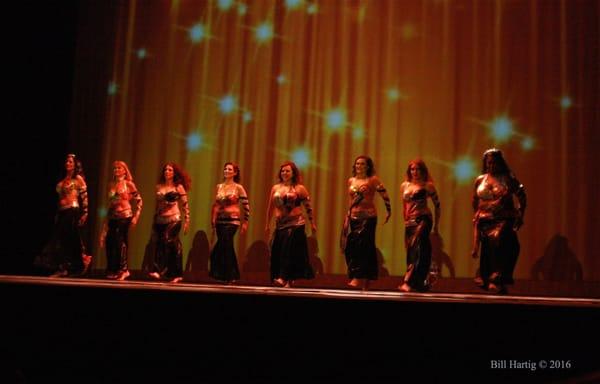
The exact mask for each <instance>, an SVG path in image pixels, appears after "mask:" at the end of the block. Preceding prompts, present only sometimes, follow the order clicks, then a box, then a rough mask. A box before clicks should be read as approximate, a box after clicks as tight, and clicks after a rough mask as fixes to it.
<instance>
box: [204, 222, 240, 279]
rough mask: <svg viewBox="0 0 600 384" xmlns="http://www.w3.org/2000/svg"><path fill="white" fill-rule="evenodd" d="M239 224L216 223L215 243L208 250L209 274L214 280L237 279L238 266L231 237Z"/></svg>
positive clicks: (238, 274) (238, 273)
mask: <svg viewBox="0 0 600 384" xmlns="http://www.w3.org/2000/svg"><path fill="white" fill-rule="evenodd" d="M238 227H239V225H235V224H217V226H216V230H217V243H216V244H215V246H214V248H213V249H212V251H211V252H210V272H209V276H210V277H212V278H213V279H216V280H221V281H233V280H239V278H240V270H239V268H238V262H237V257H236V255H235V248H234V246H233V237H234V236H235V232H236V231H237V229H238Z"/></svg>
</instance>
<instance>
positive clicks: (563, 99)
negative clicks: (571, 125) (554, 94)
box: [560, 96, 573, 109]
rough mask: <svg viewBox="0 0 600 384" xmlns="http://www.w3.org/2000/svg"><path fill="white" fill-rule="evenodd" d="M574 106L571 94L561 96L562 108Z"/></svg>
mask: <svg viewBox="0 0 600 384" xmlns="http://www.w3.org/2000/svg"><path fill="white" fill-rule="evenodd" d="M572 106H573V100H571V98H570V97H569V96H563V97H561V98H560V107H561V108H562V109H569V108H571V107H572Z"/></svg>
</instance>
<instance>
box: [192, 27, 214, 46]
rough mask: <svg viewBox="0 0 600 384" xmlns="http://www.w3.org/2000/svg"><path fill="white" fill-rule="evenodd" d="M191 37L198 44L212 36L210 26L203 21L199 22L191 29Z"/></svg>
mask: <svg viewBox="0 0 600 384" xmlns="http://www.w3.org/2000/svg"><path fill="white" fill-rule="evenodd" d="M188 34H189V37H190V40H191V41H192V43H193V44H198V43H200V42H202V41H204V40H207V39H208V38H210V32H209V30H208V27H207V26H206V25H204V24H202V23H197V24H194V25H193V26H192V28H190V29H189V32H188Z"/></svg>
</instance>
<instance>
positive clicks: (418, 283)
mask: <svg viewBox="0 0 600 384" xmlns="http://www.w3.org/2000/svg"><path fill="white" fill-rule="evenodd" d="M400 196H402V204H403V213H404V225H405V231H404V245H405V248H406V275H404V282H403V284H401V285H400V286H398V289H400V290H401V291H403V292H411V291H414V290H417V291H425V290H428V289H429V288H430V284H429V282H428V281H427V278H428V274H429V267H430V266H431V241H430V239H429V233H430V232H431V228H432V224H433V232H435V233H437V232H438V223H439V220H440V213H441V211H440V200H439V198H438V195H437V191H436V190H435V186H434V185H433V180H432V178H431V176H430V175H429V170H428V169H427V165H425V162H424V161H423V160H421V159H415V160H412V161H410V162H409V163H408V168H407V169H406V180H405V181H404V182H403V183H402V184H401V185H400ZM428 198H429V199H431V202H432V203H433V206H434V216H433V219H432V217H431V216H432V215H431V210H430V209H429V207H428V206H427V199H428Z"/></svg>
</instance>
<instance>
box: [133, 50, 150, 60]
mask: <svg viewBox="0 0 600 384" xmlns="http://www.w3.org/2000/svg"><path fill="white" fill-rule="evenodd" d="M135 55H136V56H137V58H138V59H140V60H143V59H145V58H146V57H148V52H147V51H146V48H140V49H138V50H137V51H135Z"/></svg>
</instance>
